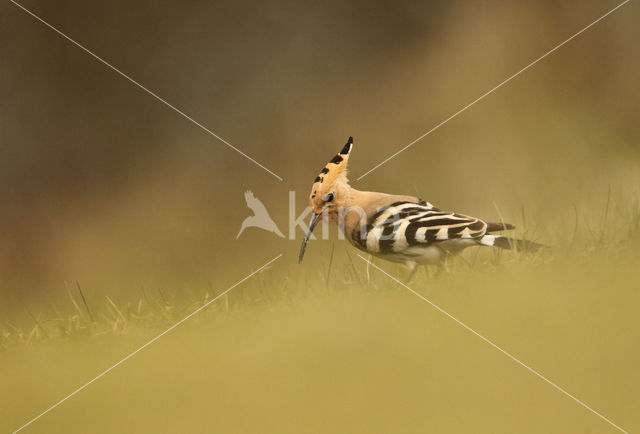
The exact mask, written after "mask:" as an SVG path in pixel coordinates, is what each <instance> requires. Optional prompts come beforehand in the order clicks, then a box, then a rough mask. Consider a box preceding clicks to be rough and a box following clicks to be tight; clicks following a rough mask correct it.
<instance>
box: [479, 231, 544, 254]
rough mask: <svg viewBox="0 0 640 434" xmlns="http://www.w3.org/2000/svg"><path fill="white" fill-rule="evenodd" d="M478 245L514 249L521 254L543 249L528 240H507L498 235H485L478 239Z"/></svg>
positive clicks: (538, 244)
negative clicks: (521, 252)
mask: <svg viewBox="0 0 640 434" xmlns="http://www.w3.org/2000/svg"><path fill="white" fill-rule="evenodd" d="M480 244H482V245H483V246H490V247H499V248H501V249H507V250H511V249H514V248H515V249H516V250H520V251H523V252H536V251H538V250H540V249H541V248H543V247H546V246H545V245H544V244H540V243H536V242H535V241H529V240H518V239H515V238H507V237H503V236H500V235H485V236H483V237H482V238H480Z"/></svg>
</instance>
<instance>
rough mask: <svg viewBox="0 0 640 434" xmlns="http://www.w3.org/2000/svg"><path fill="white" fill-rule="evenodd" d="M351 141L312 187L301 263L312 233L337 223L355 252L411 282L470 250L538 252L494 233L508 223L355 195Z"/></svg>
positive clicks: (408, 199)
mask: <svg viewBox="0 0 640 434" xmlns="http://www.w3.org/2000/svg"><path fill="white" fill-rule="evenodd" d="M353 146H354V145H353V137H349V139H348V140H347V143H346V144H345V145H344V147H343V148H342V150H341V151H340V152H339V153H338V154H337V155H336V156H334V157H333V158H332V159H331V160H330V161H329V163H327V165H326V166H325V167H324V168H323V169H322V170H321V171H320V173H319V174H318V176H316V178H315V179H314V181H313V186H312V188H311V194H310V195H309V205H310V207H311V210H312V212H313V214H312V216H311V220H310V223H309V226H308V229H307V231H306V235H305V238H304V239H303V241H302V245H301V247H300V254H299V256H298V261H299V262H302V259H303V257H304V253H305V249H306V246H307V243H308V241H309V237H310V236H311V234H312V232H313V229H314V228H315V226H316V225H317V223H318V222H319V221H320V220H324V219H326V220H328V221H329V222H331V223H337V224H339V225H340V228H341V229H342V231H343V232H344V235H345V238H346V239H347V240H348V241H349V243H351V244H352V245H353V246H354V247H355V248H357V249H359V250H361V251H364V252H366V253H368V254H370V255H373V256H375V257H379V258H382V259H385V260H388V261H392V262H398V263H404V264H405V265H406V266H407V267H408V268H409V273H410V274H409V278H410V277H411V276H412V275H413V273H414V272H415V270H416V268H417V266H418V265H431V264H435V265H439V266H442V265H443V263H444V262H445V260H446V259H447V258H448V257H449V256H452V255H457V254H459V253H460V252H461V251H462V250H464V249H466V248H467V247H471V246H486V247H494V248H500V249H514V248H515V249H518V250H521V251H536V250H538V249H540V248H541V247H543V245H542V244H539V243H536V242H534V241H529V240H522V239H514V238H509V237H505V236H503V235H496V234H495V232H499V231H503V230H511V229H515V226H514V225H512V224H509V223H490V222H489V223H488V222H485V221H483V220H481V219H479V218H475V217H470V216H467V215H463V214H458V213H455V212H448V211H442V210H441V209H439V208H437V207H435V206H434V205H432V204H431V203H429V202H427V201H425V200H423V199H421V198H419V197H416V196H410V195H394V194H386V193H378V192H373V191H359V190H356V189H355V188H353V187H351V185H349V180H348V178H347V164H348V162H349V156H350V155H351V151H352V150H353Z"/></svg>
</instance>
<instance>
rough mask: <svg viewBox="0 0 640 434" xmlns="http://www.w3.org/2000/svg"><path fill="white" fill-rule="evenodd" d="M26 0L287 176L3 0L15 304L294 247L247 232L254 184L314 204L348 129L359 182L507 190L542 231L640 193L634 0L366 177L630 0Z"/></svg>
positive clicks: (6, 244) (516, 210) (8, 293)
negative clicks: (316, 188) (315, 190)
mask: <svg viewBox="0 0 640 434" xmlns="http://www.w3.org/2000/svg"><path fill="white" fill-rule="evenodd" d="M23 5H24V6H25V7H27V8H29V9H31V10H32V11H33V12H34V13H36V14H38V15H39V16H41V17H43V18H44V19H46V20H47V21H48V22H49V23H50V24H51V25H53V26H55V27H56V28H58V29H60V30H61V31H62V32H65V33H66V34H68V35H69V36H70V37H72V38H74V39H75V40H77V41H78V42H79V43H81V44H83V45H85V46H86V47H87V48H88V49H90V50H92V51H93V52H94V53H96V54H97V55H98V56H101V57H102V58H104V59H105V60H106V61H107V62H110V63H111V64H112V65H114V66H115V67H116V68H118V69H120V70H121V71H123V72H124V73H125V74H128V75H130V76H131V77H132V78H133V79H135V80H137V81H139V82H140V83H141V84H142V85H144V86H145V87H147V88H148V89H150V90H151V91H153V92H155V93H157V94H158V95H159V96H161V97H162V98H164V99H166V100H167V101H168V102H170V103H171V104H173V105H175V106H177V107H178V108H180V109H181V110H183V111H184V112H186V113H187V114H188V115H189V116H191V117H193V118H194V119H195V120H197V121H198V122H201V123H202V124H204V125H205V126H207V127H208V128H210V129H211V130H213V131H214V132H216V133H217V134H218V135H220V136H222V137H224V138H225V139H226V140H228V141H230V142H231V143H232V144H234V145H235V146H237V147H238V148H240V149H241V150H243V151H244V152H246V153H248V154H249V155H251V156H252V157H253V158H255V159H256V160H257V161H259V162H261V163H262V164H264V165H265V166H266V167H268V168H269V169H271V170H272V171H274V172H275V173H277V174H279V175H280V176H281V177H283V178H284V181H283V182H280V181H279V180H277V179H276V178H275V177H272V176H271V175H269V174H268V173H267V172H265V171H263V170H262V169H260V168H259V167H257V166H255V165H254V164H253V163H251V162H250V161H248V160H246V159H245V158H243V157H242V156H241V155H239V154H238V153H236V152H235V151H233V150H232V149H230V148H228V147H227V146H226V145H224V144H223V143H221V142H219V141H218V140H216V139H215V138H214V137H212V136H210V135H208V134H207V133H205V132H204V131H202V130H201V129H199V128H198V127H196V126H195V125H194V124H192V123H190V122H189V121H187V120H186V119H184V118H183V117H181V116H179V115H178V114H177V113H175V112H174V111H172V110H171V109H169V108H168V107H166V106H164V105H163V104H161V103H160V102H159V101H157V100H156V99H154V98H153V97H151V96H150V95H148V94H147V93H145V92H144V91H142V90H141V89H139V88H137V87H136V86H135V85H133V84H132V83H130V82H129V81H127V80H126V79H124V78H123V77H121V76H119V75H118V74H116V73H115V72H114V71H112V70H110V69H109V68H107V67H106V66H105V65H103V64H101V63H100V62H98V61H97V60H96V59H94V58H92V57H90V56H89V55H87V54H86V53H85V52H83V51H82V50H80V49H79V48H78V47H76V46H74V45H73V44H71V43H70V42H69V41H67V40H65V39H63V38H62V37H61V36H59V35H57V34H56V33H54V32H53V31H52V30H50V29H48V28H47V27H45V26H44V25H43V24H42V23H39V22H38V21H36V20H35V19H34V18H33V17H31V16H29V15H27V14H26V13H25V12H24V11H22V10H20V9H19V8H17V7H16V6H14V5H13V4H11V3H9V2H5V3H3V4H2V5H1V6H0V8H1V9H2V13H1V14H0V24H1V25H0V29H1V30H0V32H2V37H1V38H0V39H1V40H2V41H3V43H2V44H1V45H0V50H1V57H2V59H3V60H2V67H1V68H0V74H1V76H0V94H1V95H2V101H3V103H2V105H1V106H0V122H1V123H2V126H1V128H0V134H1V138H0V146H1V148H0V164H1V165H2V166H1V167H0V177H1V182H0V276H1V281H0V294H1V297H2V300H3V301H5V302H7V303H9V302H10V301H11V300H12V299H13V298H14V297H13V296H14V295H16V294H18V295H20V296H22V295H24V294H25V293H42V292H55V291H56V290H58V289H59V288H62V287H63V285H64V282H65V281H67V282H74V281H76V280H77V281H79V282H81V283H82V284H83V285H84V286H87V287H88V288H96V287H102V288H109V289H110V290H114V288H116V287H117V288H120V289H121V290H126V289H131V288H134V287H137V286H140V285H145V284H146V285H157V284H159V283H162V284H167V285H169V284H172V283H178V282H183V281H186V280H192V279H195V280H200V281H205V280H211V279H214V277H215V275H216V274H217V273H220V270H221V268H220V266H221V264H224V263H225V262H228V261H231V262H233V263H234V264H238V263H241V264H242V267H245V268H246V267H247V266H255V267H257V266H258V265H257V264H260V263H261V261H262V260H263V259H265V258H269V257H273V256H275V255H276V254H278V253H279V252H281V251H287V252H291V253H293V252H295V251H296V250H297V248H298V241H295V242H294V241H286V240H281V239H278V238H277V237H274V236H273V235H272V234H269V233H266V232H264V233H263V232H262V231H260V230H259V229H252V230H248V231H247V232H245V233H244V234H243V236H241V237H240V239H239V240H238V241H235V236H236V234H237V233H238V230H239V228H240V224H241V222H242V220H243V219H244V218H245V217H246V216H248V215H249V213H250V212H249V210H248V209H247V208H246V206H245V203H244V198H243V192H244V191H245V190H246V189H251V190H253V191H254V193H255V194H256V196H258V197H259V198H260V199H262V201H263V202H264V203H265V205H266V206H267V208H268V209H269V210H270V212H271V214H272V217H273V218H274V220H275V221H276V222H277V223H278V225H279V226H280V228H281V230H283V231H285V232H286V228H287V221H288V215H287V213H288V208H287V206H288V190H295V191H296V192H297V194H298V209H299V210H302V209H303V208H304V206H305V205H306V198H307V195H308V190H309V188H310V185H311V182H312V180H313V178H314V177H315V175H316V174H317V172H318V171H319V170H320V169H321V168H322V167H323V165H324V164H325V163H326V161H328V160H329V159H330V158H331V157H332V156H333V154H335V153H336V152H337V150H339V149H340V148H341V146H342V145H343V143H344V142H345V140H346V138H347V137H348V136H349V135H352V136H354V137H355V142H356V147H355V150H354V153H353V156H352V158H351V162H350V165H351V167H350V170H351V178H352V180H353V181H354V182H353V184H354V186H355V187H356V188H359V189H364V190H378V191H387V192H395V193H408V194H413V193H416V192H418V193H419V194H420V195H421V196H422V197H424V198H426V199H427V200H429V201H430V202H432V203H435V204H436V205H438V206H440V207H441V208H446V209H455V210H457V211H460V212H465V213H468V214H472V215H478V216H480V217H484V218H488V219H496V218H497V211H496V205H497V206H498V208H499V209H500V210H501V212H502V214H503V217H504V218H505V220H506V221H512V220H518V219H520V220H521V216H522V213H523V209H524V212H525V215H526V216H528V217H529V219H530V220H531V222H530V224H531V225H533V224H535V225H537V226H539V228H538V230H540V231H543V232H544V231H546V232H549V231H552V230H553V229H555V228H557V227H558V224H562V220H563V219H568V220H571V221H572V222H573V219H574V217H573V212H574V210H573V205H572V204H575V205H576V206H579V207H581V210H582V211H583V210H584V207H589V206H593V207H597V208H598V210H599V211H602V210H603V209H604V206H605V201H606V194H607V190H608V189H609V187H611V190H612V193H613V194H614V195H616V194H617V195H623V194H626V193H627V192H626V190H628V189H635V191H636V192H637V186H638V181H639V179H640V176H639V173H640V172H639V165H638V161H639V159H638V157H639V156H640V144H639V143H638V134H639V125H640V123H639V122H638V113H639V110H638V109H639V103H638V101H639V99H638V95H639V89H640V84H639V82H638V79H637V78H638V76H639V72H640V59H639V58H638V56H637V55H636V54H637V42H638V40H640V28H638V26H637V25H636V23H637V20H638V17H639V16H640V10H639V9H638V7H637V6H636V5H635V4H633V3H630V4H628V5H626V6H624V7H623V8H622V9H621V10H619V11H617V12H615V13H614V14H612V15H611V16H609V17H608V18H606V19H605V20H603V21H602V22H600V23H598V24H597V25H596V26H594V27H593V28H592V29H590V30H588V31H587V32H585V33H584V34H582V35H580V37H578V38H576V39H575V40H573V41H571V42H570V43H568V44H567V45H565V46H564V47H562V48H561V49H559V50H558V51H557V52H555V53H553V54H552V55H551V56H549V57H548V58H547V59H544V60H543V61H542V62H540V63H539V64H537V65H535V67H533V68H531V70H528V71H526V72H525V73H523V74H522V75H520V76H518V77H517V78H516V79H514V80H513V81H511V82H510V83H508V84H507V85H505V86H504V87H502V88H501V89H499V90H498V91H496V92H495V93H493V94H492V95H490V96H489V97H487V98H486V99H484V100H483V101H481V102H480V103H478V104H476V105H475V106H473V107H472V108H471V109H469V110H468V111H466V112H465V113H463V114H462V115H460V116H458V117H457V118H455V119H454V120H452V121H450V122H449V123H447V124H446V125H444V126H443V127H441V128H440V129H438V130H437V131H435V132H434V133H432V134H431V135H429V136H428V137H426V138H425V139H423V140H422V141H420V142H419V143H417V144H415V145H414V146H413V147H412V148H410V149H409V150H407V151H406V152H404V153H403V154H401V155H400V156H398V157H397V158H395V159H394V160H392V161H390V162H389V163H387V164H386V165H384V166H382V167H381V168H379V169H378V170H376V171H374V172H372V173H371V174H369V175H368V176H366V177H365V178H363V179H362V180H361V181H358V182H356V181H355V178H357V177H359V176H360V175H362V174H363V173H364V172H366V171H367V170H369V169H370V168H372V167H373V166H374V165H376V164H378V163H379V162H381V161H382V160H383V159H385V158H386V157H388V156H389V155H390V154H392V153H393V152H395V151H396V150H398V149H400V148H401V147H403V146H405V145H406V144H408V143H409V142H411V141H412V140H414V139H415V138H417V137H418V136H420V135H421V134H423V133H424V132H426V131H427V130H429V129H430V128H431V127H433V126H434V125H436V124H437V123H439V122H441V121H442V120H444V119H445V118H446V117H448V116H449V115H451V114H452V113H454V112H455V111H457V110H458V109H460V108H462V107H463V106H465V105H466V104H468V103H469V102H471V101H472V100H474V99H475V98H476V97H478V96H480V95H481V94H482V93H484V92H485V91H487V90H489V89H490V88H492V87H493V86H495V85H496V84H498V83H499V82H501V81H502V80H504V79H505V78H507V77H508V76H509V75H511V74H513V73H514V72H516V71H517V70H519V69H520V68H522V67H524V66H525V65H527V64H528V63H529V62H531V61H532V60H534V59H535V58H537V57H538V56H540V55H542V54H544V53H545V52H546V51H548V50H549V49H551V48H552V47H554V46H555V45H557V44H558V43H559V42H561V41H563V40H565V39H566V38H568V37H569V36H571V35H572V34H573V33H575V32H576V31H578V30H579V29H581V28H582V27H584V26H585V25H587V24H589V23H590V22H592V21H593V20H594V19H596V18H597V17H599V16H601V15H602V14H604V13H605V12H606V11H608V10H610V9H611V8H612V7H614V6H615V5H616V3H615V2H602V1H586V2H585V1H580V2H578V1H561V2H557V1H541V2H500V1H493V2H492V1H489V2H457V1H453V2H412V1H400V2H395V3H394V4H393V5H391V4H387V3H383V2H381V3H371V2H358V1H352V2H342V1H340V2H308V3H305V2H238V1H233V2H231V1H229V2H225V1H217V2H200V1H190V2H178V1H175V2H172V1H161V2H158V1H139V2H135V4H131V3H130V2H121V1H113V2H81V1H60V2H55V3H51V2H38V1H28V0H25V1H24V3H23ZM452 180H455V182H452ZM494 203H495V205H494ZM546 217H550V218H549V219H546ZM533 222H535V223H533ZM516 223H521V221H516ZM549 225H556V226H555V228H550V227H549ZM560 229H561V230H564V229H565V228H564V227H560ZM256 240H259V241H260V242H259V243H256ZM256 246H260V248H256ZM311 250H313V249H311ZM3 304H5V303H3Z"/></svg>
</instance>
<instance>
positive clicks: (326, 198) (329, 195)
mask: <svg viewBox="0 0 640 434" xmlns="http://www.w3.org/2000/svg"><path fill="white" fill-rule="evenodd" d="M322 199H323V200H324V201H325V202H331V201H332V200H333V193H327V194H325V195H324V197H323V198H322Z"/></svg>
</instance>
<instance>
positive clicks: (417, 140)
mask: <svg viewBox="0 0 640 434" xmlns="http://www.w3.org/2000/svg"><path fill="white" fill-rule="evenodd" d="M630 1H631V0H625V1H623V2H622V3H620V4H619V5H618V6H616V7H615V8H613V9H611V10H610V11H609V12H607V13H606V14H604V15H603V16H601V17H600V18H598V19H597V20H595V21H594V22H592V23H591V24H589V25H588V26H586V27H584V28H583V29H582V30H580V31H579V32H577V33H575V34H574V35H573V36H571V37H570V38H569V39H566V40H565V41H564V42H561V43H560V44H558V45H556V46H555V47H553V48H552V49H551V50H549V51H547V52H546V53H544V54H543V55H542V56H540V57H538V58H537V59H536V60H534V61H533V62H531V63H530V64H528V65H527V66H525V67H524V68H522V69H521V70H520V71H518V72H516V73H515V74H513V75H512V76H510V77H509V78H507V79H506V80H504V81H503V82H502V83H500V84H498V85H497V86H495V87H494V88H493V89H491V90H489V91H487V92H485V93H483V94H482V95H480V96H479V97H478V98H476V99H475V100H473V101H471V102H470V103H469V104H467V105H466V106H464V107H462V108H461V109H460V110H458V111H457V112H455V113H454V114H452V115H451V116H449V117H448V118H446V119H445V120H443V121H442V122H440V123H439V124H438V125H436V126H435V127H433V128H431V129H430V130H429V131H427V132H426V133H424V134H423V135H421V136H420V137H418V138H417V139H415V140H414V141H413V142H411V143H409V144H408V145H407V146H405V147H404V148H402V149H400V150H399V151H397V152H396V153H395V154H393V155H391V156H390V157H388V158H387V159H386V160H384V161H383V162H381V163H380V164H378V165H376V166H375V167H373V168H372V169H369V170H368V171H367V172H365V173H364V175H361V176H360V177H359V178H358V179H357V180H358V181H360V180H361V179H362V178H364V177H365V176H367V175H368V174H370V173H371V172H373V171H374V170H376V169H377V168H378V167H380V166H382V165H383V164H385V163H386V162H387V161H389V160H391V159H393V158H395V157H397V156H398V154H400V153H401V152H404V151H406V150H407V149H409V148H410V147H411V146H413V145H414V144H416V143H417V142H419V141H420V140H422V139H424V138H425V137H427V136H428V135H429V134H431V133H432V132H434V131H435V130H437V129H438V128H440V127H441V126H443V125H444V124H446V123H447V122H449V121H450V120H451V119H453V118H455V117H456V116H458V115H459V114H460V113H462V112H464V111H465V110H467V109H468V108H469V107H471V106H472V105H474V104H475V103H477V102H478V101H480V100H482V99H484V97H486V96H488V95H489V94H491V93H493V91H495V90H497V89H499V88H500V87H502V86H503V85H505V84H507V83H508V82H510V81H511V80H513V79H514V78H516V77H517V76H518V75H520V74H521V73H523V72H524V71H526V70H527V69H529V68H531V67H532V66H533V65H535V64H536V63H538V62H539V61H541V60H542V59H544V58H545V57H547V56H548V55H549V54H551V53H553V52H554V51H556V50H557V49H558V48H560V47H562V46H563V45H564V44H566V43H567V42H569V41H571V40H572V39H573V38H575V37H576V36H578V35H580V34H581V33H582V32H584V31H585V30H587V29H589V28H590V27H591V26H593V25H595V24H596V23H598V22H599V21H601V20H603V19H605V18H606V17H607V16H608V15H610V14H612V13H613V12H615V11H616V10H617V9H618V8H620V7H622V6H624V5H625V4H627V3H629V2H630Z"/></svg>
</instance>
